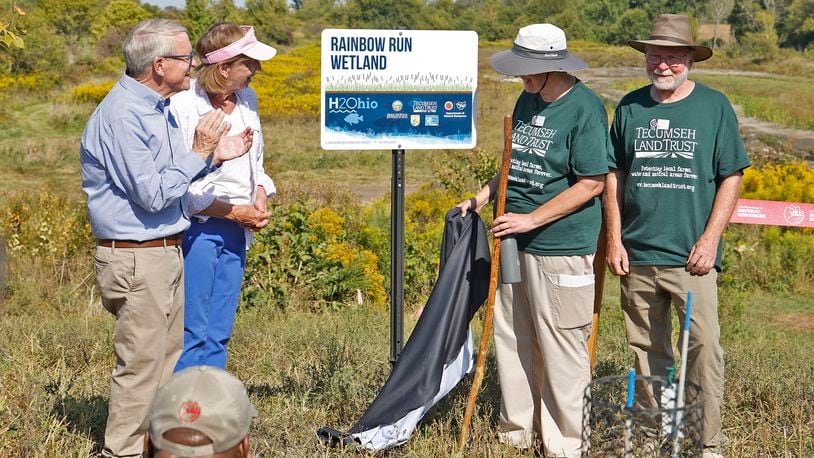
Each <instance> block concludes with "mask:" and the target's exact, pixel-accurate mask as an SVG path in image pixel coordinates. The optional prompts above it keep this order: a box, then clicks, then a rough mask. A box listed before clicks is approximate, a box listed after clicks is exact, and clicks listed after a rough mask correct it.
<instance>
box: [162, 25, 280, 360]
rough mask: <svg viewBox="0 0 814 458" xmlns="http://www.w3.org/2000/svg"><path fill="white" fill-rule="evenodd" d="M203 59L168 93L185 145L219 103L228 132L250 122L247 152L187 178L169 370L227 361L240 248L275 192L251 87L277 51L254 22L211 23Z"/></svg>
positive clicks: (242, 259) (201, 46)
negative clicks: (177, 354) (179, 293)
mask: <svg viewBox="0 0 814 458" xmlns="http://www.w3.org/2000/svg"><path fill="white" fill-rule="evenodd" d="M195 51H196V53H197V54H198V56H199V57H200V59H201V65H199V66H197V67H196V69H195V74H196V76H197V78H196V79H193V80H192V82H191V84H190V88H189V89H188V90H187V91H184V92H181V93H179V94H176V95H175V96H173V98H172V103H171V104H170V111H171V112H172V115H173V116H174V117H175V119H176V121H177V122H178V124H179V126H180V127H181V130H182V131H183V133H184V138H185V140H186V143H187V148H191V147H192V137H193V135H194V133H195V126H196V124H197V123H198V119H199V118H200V117H202V116H203V115H205V114H206V113H208V112H210V111H212V110H223V112H224V113H225V114H226V117H225V121H224V122H228V123H229V124H230V126H231V127H230V128H229V130H228V132H227V135H234V134H235V133H238V132H242V131H244V130H246V129H250V130H251V131H252V132H253V143H252V147H251V149H250V150H249V153H248V154H246V155H244V156H242V157H240V158H238V159H235V160H232V161H229V162H227V163H224V164H223V165H222V166H221V167H220V169H218V170H216V171H215V172H213V173H210V174H208V175H206V176H204V177H202V178H200V179H198V180H197V181H195V182H193V183H192V185H191V186H190V188H189V192H188V193H187V195H186V197H185V207H186V212H187V214H188V215H190V216H191V220H192V225H191V227H190V228H189V230H187V232H186V233H185V235H184V243H183V251H184V271H185V272H184V273H185V275H184V293H185V304H184V351H183V353H182V354H181V358H180V360H179V361H178V365H177V366H176V368H175V370H176V372H177V371H180V370H181V369H184V368H185V367H188V366H197V365H208V366H218V367H221V368H225V367H226V344H227V343H228V342H229V338H230V337H231V335H232V325H233V324H234V319H235V312H236V310H237V303H238V299H239V297H240V287H241V283H242V281H243V268H244V266H245V263H246V249H247V248H248V246H249V244H250V243H251V240H252V233H253V232H254V231H257V230H259V229H260V228H262V227H263V226H265V225H266V224H267V223H268V218H269V213H268V210H267V207H266V199H267V198H268V197H271V196H273V195H274V193H275V192H276V188H275V187H274V182H273V181H272V180H271V177H269V176H268V175H267V174H266V172H265V170H264V169H263V134H262V131H261V128H260V118H259V116H258V114H257V95H256V94H255V92H254V90H253V89H252V88H250V87H249V83H250V82H251V80H252V76H254V74H255V73H256V72H257V71H258V70H260V62H261V61H267V60H269V59H271V58H272V57H274V55H275V54H277V50H276V49H274V48H273V47H271V46H269V45H266V44H263V43H261V42H259V41H257V38H255V35H254V29H253V28H252V27H250V26H238V25H236V24H231V23H221V24H215V25H213V26H212V27H210V28H209V30H207V31H206V32H205V33H204V34H203V36H201V38H200V39H199V40H198V43H197V44H196V45H195Z"/></svg>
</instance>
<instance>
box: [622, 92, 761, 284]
mask: <svg viewBox="0 0 814 458" xmlns="http://www.w3.org/2000/svg"><path fill="white" fill-rule="evenodd" d="M610 135H611V142H612V143H613V151H612V154H611V156H610V158H609V162H610V164H611V168H614V169H619V170H624V171H625V172H627V178H626V179H625V186H624V199H623V208H622V241H623V243H624V245H625V247H626V248H627V250H628V256H629V258H630V263H631V264H634V265H665V266H683V265H686V263H687V257H688V256H689V254H690V250H691V249H692V246H693V245H694V244H695V242H696V241H697V240H698V237H700V236H701V233H703V232H704V229H705V227H706V224H707V220H708V218H709V215H710V212H711V211H712V204H713V201H714V200H715V194H716V192H717V191H718V185H719V184H720V182H721V180H723V179H724V178H726V177H727V176H729V175H731V174H733V173H735V172H737V171H739V170H742V169H744V168H746V167H748V166H749V158H748V157H747V156H746V151H745V150H744V148H743V142H742V141H741V137H740V134H739V132H738V119H737V118H736V117H735V112H734V111H733V110H732V106H731V105H730V103H729V100H727V98H726V96H724V95H723V94H721V93H720V92H718V91H715V90H713V89H710V88H708V87H706V86H704V85H702V84H699V83H695V88H694V89H693V91H692V92H691V93H690V95H689V96H687V97H686V98H684V99H682V100H679V101H678V102H673V103H657V102H656V101H654V100H653V98H652V97H651V96H650V86H646V87H643V88H641V89H638V90H636V91H633V92H631V93H629V94H628V95H626V96H625V97H624V98H623V99H622V101H621V102H619V106H618V107H617V108H616V112H615V113H614V119H613V125H612V126H611V133H610ZM721 245H722V244H721V243H719V244H718V257H717V259H716V261H715V268H716V269H718V270H721Z"/></svg>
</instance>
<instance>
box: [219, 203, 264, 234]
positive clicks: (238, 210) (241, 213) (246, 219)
mask: <svg viewBox="0 0 814 458" xmlns="http://www.w3.org/2000/svg"><path fill="white" fill-rule="evenodd" d="M270 216H271V213H269V212H267V211H266V212H264V211H261V210H258V209H257V208H255V206H254V205H249V204H242V205H234V206H233V207H232V210H231V212H230V214H229V216H227V218H228V219H230V220H232V221H234V222H236V223H238V224H240V225H241V226H242V227H243V228H245V229H248V230H250V231H252V232H256V231H258V230H260V229H262V228H264V227H266V225H267V224H268V223H269V217H270Z"/></svg>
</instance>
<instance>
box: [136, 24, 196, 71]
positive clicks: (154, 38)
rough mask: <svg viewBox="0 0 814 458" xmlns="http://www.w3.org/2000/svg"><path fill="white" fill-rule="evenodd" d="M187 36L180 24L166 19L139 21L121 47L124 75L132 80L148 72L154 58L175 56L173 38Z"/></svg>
mask: <svg viewBox="0 0 814 458" xmlns="http://www.w3.org/2000/svg"><path fill="white" fill-rule="evenodd" d="M181 33H184V34H187V35H188V34H189V33H188V32H187V29H186V28H184V26H182V25H181V24H178V23H177V22H175V21H170V20H168V19H147V20H146V21H141V22H140V23H139V24H138V25H136V26H135V27H134V28H133V30H131V31H130V33H129V34H128V35H127V38H125V40H124V45H122V50H123V51H124V61H125V63H126V64H127V69H126V71H125V72H126V73H127V75H128V76H131V77H133V78H136V77H139V76H142V75H144V74H145V73H146V72H148V71H149V70H150V67H151V66H152V64H153V60H154V59H155V58H156V57H161V56H167V55H172V54H175V36H176V35H178V34H181Z"/></svg>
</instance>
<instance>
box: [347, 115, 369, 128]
mask: <svg viewBox="0 0 814 458" xmlns="http://www.w3.org/2000/svg"><path fill="white" fill-rule="evenodd" d="M364 120H365V117H364V116H359V115H358V114H357V113H351V114H349V115H347V116H345V122H346V123H348V124H351V125H353V124H359V122H360V121H364Z"/></svg>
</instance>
